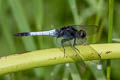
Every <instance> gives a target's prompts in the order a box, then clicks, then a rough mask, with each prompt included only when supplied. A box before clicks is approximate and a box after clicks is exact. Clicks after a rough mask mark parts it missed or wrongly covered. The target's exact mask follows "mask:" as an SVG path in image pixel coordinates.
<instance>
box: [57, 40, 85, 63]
mask: <svg viewBox="0 0 120 80" xmlns="http://www.w3.org/2000/svg"><path fill="white" fill-rule="evenodd" d="M62 39H63V38H57V39H56V44H57V47H58V48H59V49H60V50H61V51H62V52H64V49H63V47H62V44H61V40H62ZM73 43H74V40H70V41H67V42H65V43H64V48H65V55H66V56H71V55H72V56H71V58H72V59H73V60H75V61H76V62H77V61H81V62H84V61H83V60H82V57H81V55H80V51H79V50H78V49H77V48H76V47H74V46H73ZM73 56H74V57H73Z"/></svg>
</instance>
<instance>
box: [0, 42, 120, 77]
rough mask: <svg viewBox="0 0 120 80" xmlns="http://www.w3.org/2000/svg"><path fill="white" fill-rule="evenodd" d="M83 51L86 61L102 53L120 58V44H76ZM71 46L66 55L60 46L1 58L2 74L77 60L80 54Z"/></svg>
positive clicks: (109, 57)
mask: <svg viewBox="0 0 120 80" xmlns="http://www.w3.org/2000/svg"><path fill="white" fill-rule="evenodd" d="M76 47H77V48H78V49H79V51H80V52H81V53H80V55H81V57H82V59H83V60H84V61H88V60H97V59H99V56H98V54H97V53H96V52H98V53H101V54H100V55H101V57H102V59H115V58H120V44H119V43H114V44H112V43H111V44H94V45H89V46H88V45H86V46H76ZM69 48H71V47H66V57H64V52H63V51H61V50H60V49H59V48H53V49H45V50H37V51H32V52H28V53H23V54H16V55H11V56H5V57H1V58H0V75H3V74H6V73H10V72H17V71H21V70H26V69H31V68H35V67H41V66H49V65H56V64H61V63H68V62H75V60H76V57H77V56H79V55H76V54H72V53H73V51H74V50H73V51H72V49H71V50H69Z"/></svg>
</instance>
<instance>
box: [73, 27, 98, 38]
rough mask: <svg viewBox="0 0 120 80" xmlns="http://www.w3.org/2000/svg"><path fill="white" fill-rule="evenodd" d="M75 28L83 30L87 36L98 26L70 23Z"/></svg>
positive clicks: (96, 30) (95, 31) (96, 29)
mask: <svg viewBox="0 0 120 80" xmlns="http://www.w3.org/2000/svg"><path fill="white" fill-rule="evenodd" d="M71 26H73V27H74V28H75V29H77V30H84V31H85V32H86V33H87V36H90V35H93V34H95V33H97V32H98V26H96V25H71Z"/></svg>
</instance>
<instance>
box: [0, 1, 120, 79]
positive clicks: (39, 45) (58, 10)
mask: <svg viewBox="0 0 120 80" xmlns="http://www.w3.org/2000/svg"><path fill="white" fill-rule="evenodd" d="M109 1H110V0H0V36H1V37H0V56H7V55H11V54H13V53H21V52H25V51H32V50H37V49H44V48H52V47H56V41H55V39H54V38H52V37H49V36H36V37H23V38H16V37H13V36H12V34H14V33H17V32H29V31H42V30H50V29H53V28H60V27H62V26H65V25H71V24H84V25H99V32H98V34H97V36H96V37H95V36H94V41H93V42H97V43H105V42H107V37H108V34H107V33H108V27H109V26H110V25H109V26H108V15H109V10H111V9H110V8H109V6H108V5H109ZM113 1H114V0H113ZM113 10H114V14H113V33H112V32H111V33H112V35H111V36H112V39H114V40H115V39H117V40H118V41H120V39H119V38H120V32H119V30H120V27H119V24H120V22H119V21H120V20H119V19H120V18H119V17H120V1H119V0H115V1H114V9H113ZM59 26H60V27H59ZM111 26H112V25H111ZM114 42H116V41H114ZM119 63H120V60H112V64H111V66H112V67H111V68H112V70H111V72H112V74H111V79H112V80H120V76H119V74H120V71H119V69H120V67H119V66H120V64H119ZM105 67H106V62H104V69H103V71H100V72H99V71H98V70H96V69H95V68H96V66H95V65H93V64H90V65H89V66H87V69H86V70H85V71H84V70H81V69H83V68H81V69H80V70H81V71H83V72H82V73H81V72H80V71H79V69H78V67H77V66H76V65H74V64H66V65H64V64H60V65H56V66H48V67H41V68H36V69H33V70H26V71H21V72H16V73H11V74H7V75H4V76H1V77H0V80H81V79H83V80H103V79H105V73H106V70H105Z"/></svg>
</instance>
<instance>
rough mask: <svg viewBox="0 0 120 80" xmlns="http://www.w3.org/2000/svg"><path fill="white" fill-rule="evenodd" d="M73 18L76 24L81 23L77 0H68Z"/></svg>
mask: <svg viewBox="0 0 120 80" xmlns="http://www.w3.org/2000/svg"><path fill="white" fill-rule="evenodd" d="M68 2H69V5H70V8H71V11H72V14H73V18H74V23H75V24H80V22H79V21H80V20H79V15H78V10H77V5H76V0H68Z"/></svg>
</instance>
